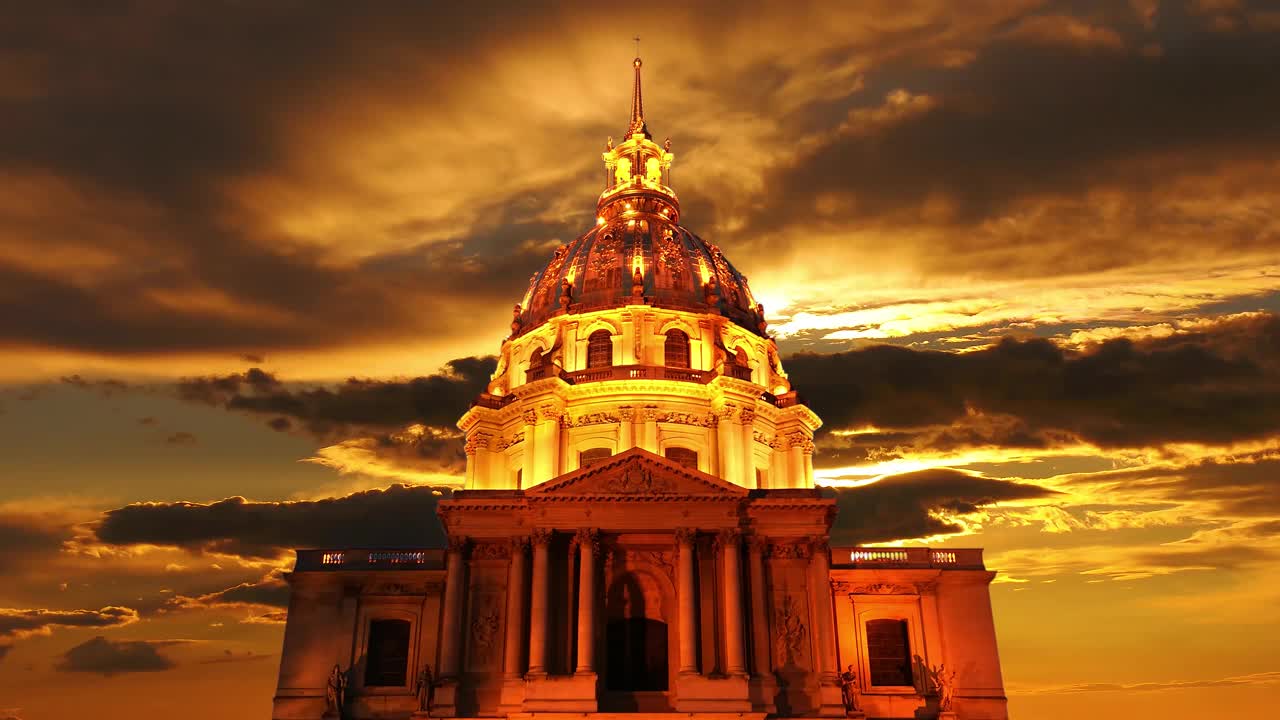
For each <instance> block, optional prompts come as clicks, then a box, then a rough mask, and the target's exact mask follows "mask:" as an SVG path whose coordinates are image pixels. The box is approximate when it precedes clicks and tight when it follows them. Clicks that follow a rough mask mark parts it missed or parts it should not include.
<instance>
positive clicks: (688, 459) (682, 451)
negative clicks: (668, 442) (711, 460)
mask: <svg viewBox="0 0 1280 720" xmlns="http://www.w3.org/2000/svg"><path fill="white" fill-rule="evenodd" d="M666 455H667V459H668V460H674V461H675V462H678V463H680V464H681V465H683V466H685V467H687V468H689V469H691V470H697V469H698V453H697V452H696V451H694V450H689V449H687V448H682V447H669V448H667V452H666Z"/></svg>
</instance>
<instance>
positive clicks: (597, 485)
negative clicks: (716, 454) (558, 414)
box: [525, 448, 747, 499]
mask: <svg viewBox="0 0 1280 720" xmlns="http://www.w3.org/2000/svg"><path fill="white" fill-rule="evenodd" d="M746 494H747V489H746V488H743V487H739V486H737V485H734V484H733V483H730V482H726V481H724V480H722V479H720V478H718V477H716V476H715V475H708V474H707V473H704V472H701V471H698V470H691V469H689V468H687V467H684V466H683V465H681V464H679V463H677V462H675V461H672V460H668V459H667V458H664V457H662V456H661V455H655V454H653V453H651V452H649V451H647V450H641V449H640V448H632V449H630V450H627V451H625V452H622V453H619V454H617V455H614V456H613V457H611V458H609V459H608V460H601V461H600V462H597V463H595V464H594V465H591V466H590V467H585V468H581V469H579V470H574V471H573V472H570V473H565V474H564V475H561V476H560V477H557V478H552V479H550V480H548V481H546V482H544V483H541V484H538V485H535V486H533V487H531V488H529V489H528V490H526V491H525V496H526V497H529V498H531V499H532V498H537V497H549V496H555V497H557V498H559V497H567V496H591V497H599V496H602V495H608V496H619V497H629V498H633V499H643V498H647V497H653V498H655V499H669V498H678V497H704V498H705V497H717V498H737V497H743V496H745V495H746Z"/></svg>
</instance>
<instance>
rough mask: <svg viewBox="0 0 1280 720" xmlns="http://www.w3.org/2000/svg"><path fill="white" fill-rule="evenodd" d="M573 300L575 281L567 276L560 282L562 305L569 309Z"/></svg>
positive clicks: (563, 307)
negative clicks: (570, 280)
mask: <svg viewBox="0 0 1280 720" xmlns="http://www.w3.org/2000/svg"><path fill="white" fill-rule="evenodd" d="M571 302H573V283H572V282H569V278H565V279H564V280H563V281H562V282H561V283H560V307H561V308H562V309H564V310H568V309H569V303H571Z"/></svg>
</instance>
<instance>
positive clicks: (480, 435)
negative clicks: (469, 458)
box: [463, 432, 493, 455]
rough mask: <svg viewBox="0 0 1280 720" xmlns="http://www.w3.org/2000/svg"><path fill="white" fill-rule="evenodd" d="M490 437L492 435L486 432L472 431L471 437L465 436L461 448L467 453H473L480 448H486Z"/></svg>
mask: <svg viewBox="0 0 1280 720" xmlns="http://www.w3.org/2000/svg"><path fill="white" fill-rule="evenodd" d="M492 437H493V436H492V435H490V434H489V433H486V432H476V433H472V434H471V437H469V438H467V443H466V445H464V446H463V449H464V450H465V451H466V453H467V454H468V455H475V454H476V451H477V450H479V449H480V448H484V449H485V450H488V449H489V440H490V439H492Z"/></svg>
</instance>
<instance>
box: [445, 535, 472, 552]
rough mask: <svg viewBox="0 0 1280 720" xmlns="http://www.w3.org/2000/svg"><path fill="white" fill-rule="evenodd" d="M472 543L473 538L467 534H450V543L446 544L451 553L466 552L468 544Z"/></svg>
mask: <svg viewBox="0 0 1280 720" xmlns="http://www.w3.org/2000/svg"><path fill="white" fill-rule="evenodd" d="M470 544H471V538H469V537H467V536H466V535H450V536H449V544H448V545H447V546H446V547H447V548H448V551H449V552H450V553H458V554H461V553H464V552H466V550H467V546H468V545H470Z"/></svg>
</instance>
